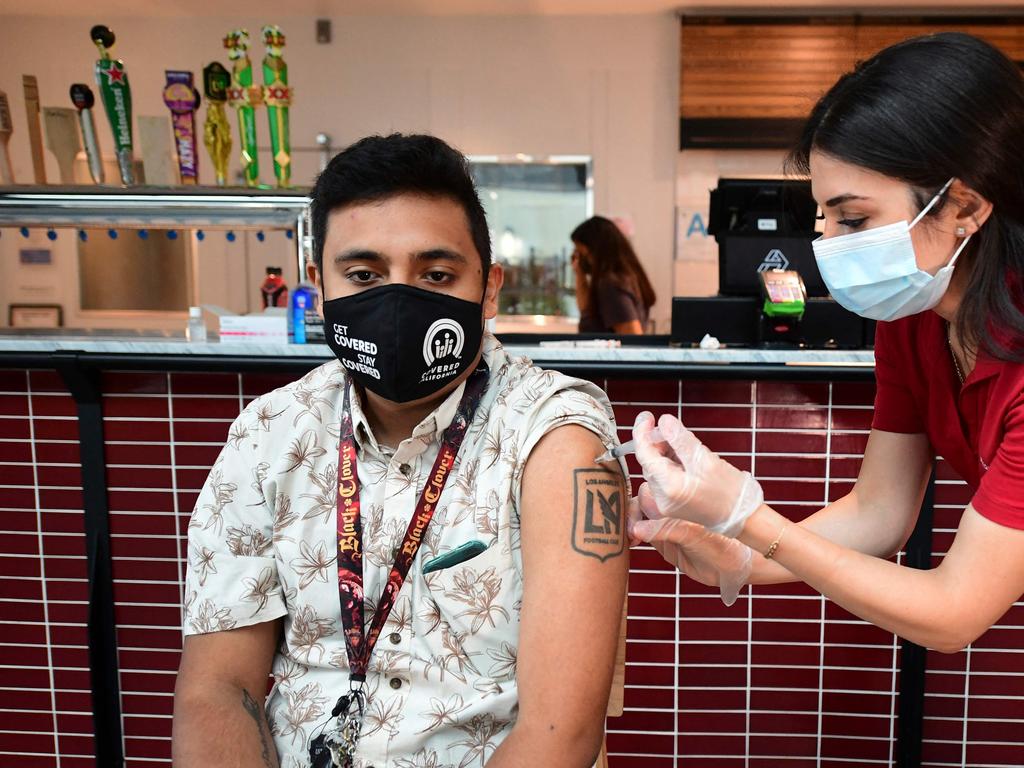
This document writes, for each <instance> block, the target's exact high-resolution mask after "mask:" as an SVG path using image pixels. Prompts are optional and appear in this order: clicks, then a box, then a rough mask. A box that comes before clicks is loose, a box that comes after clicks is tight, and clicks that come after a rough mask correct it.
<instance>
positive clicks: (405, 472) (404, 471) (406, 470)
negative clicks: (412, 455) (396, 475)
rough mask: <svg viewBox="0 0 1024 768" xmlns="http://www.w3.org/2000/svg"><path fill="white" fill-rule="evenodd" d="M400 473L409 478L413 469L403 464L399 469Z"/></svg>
mask: <svg viewBox="0 0 1024 768" xmlns="http://www.w3.org/2000/svg"><path fill="white" fill-rule="evenodd" d="M398 471H399V472H401V473H402V474H403V475H405V476H406V477H408V476H409V473H410V472H412V467H410V466H409V465H408V464H403V465H402V466H400V467H399V468H398Z"/></svg>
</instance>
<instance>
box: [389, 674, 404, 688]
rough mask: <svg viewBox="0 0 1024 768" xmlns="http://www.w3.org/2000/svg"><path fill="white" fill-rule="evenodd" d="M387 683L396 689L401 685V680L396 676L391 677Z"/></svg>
mask: <svg viewBox="0 0 1024 768" xmlns="http://www.w3.org/2000/svg"><path fill="white" fill-rule="evenodd" d="M389 685H390V686H391V687H392V688H394V689H395V690H396V691H397V690H398V689H399V688H401V687H402V681H401V680H400V679H398V678H397V677H392V678H391V682H390V683H389Z"/></svg>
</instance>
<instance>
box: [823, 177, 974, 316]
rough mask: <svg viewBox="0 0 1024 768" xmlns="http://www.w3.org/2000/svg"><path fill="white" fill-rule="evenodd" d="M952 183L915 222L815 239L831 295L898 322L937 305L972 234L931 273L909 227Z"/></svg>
mask: <svg viewBox="0 0 1024 768" xmlns="http://www.w3.org/2000/svg"><path fill="white" fill-rule="evenodd" d="M952 183H953V179H950V180H949V181H947V182H946V183H945V185H944V186H943V187H942V189H940V190H939V192H938V193H937V194H936V195H935V197H933V198H932V199H931V201H930V202H929V203H928V205H926V206H925V207H924V208H923V209H922V210H921V212H920V213H919V214H917V216H916V217H915V218H914V220H913V221H911V222H910V223H907V222H906V221H897V222H896V223H895V224H887V225H886V226H884V227H875V228H874V229H869V230H866V231H864V232H854V233H853V234H851V235H840V236H839V237H830V238H828V239H827V240H821V239H819V240H815V241H814V242H813V243H811V246H812V247H813V249H814V258H815V260H816V261H817V262H818V271H819V272H821V278H822V280H824V281H825V285H827V286H828V290H829V293H831V294H832V298H834V299H835V300H836V301H838V302H839V303H840V304H842V305H843V306H844V307H845V308H846V309H848V310H850V311H851V312H855V313H856V314H858V315H861V316H862V317H867V318H870V319H872V320H898V319H899V318H901V317H908V316H910V315H915V314H917V313H918V312H924V311H925V310H926V309H932V308H933V307H934V306H935V305H937V304H938V303H939V301H940V300H941V299H942V296H943V294H945V293H946V290H947V289H948V288H949V281H950V278H952V276H953V268H954V267H955V266H956V260H957V259H958V258H959V257H960V254H961V253H962V252H963V250H964V248H966V247H967V243H968V241H969V240H970V239H971V237H970V235H968V236H967V237H965V238H964V240H963V242H962V243H960V245H959V246H958V247H957V249H956V251H955V252H954V253H953V257H952V258H951V259H950V260H949V263H947V264H946V265H945V266H944V267H942V269H940V270H939V271H938V272H936V273H935V274H934V275H932V274H931V273H929V272H925V271H924V270H923V269H921V268H920V267H918V266H917V258H916V257H915V255H914V241H913V240H912V239H911V237H910V230H911V229H912V228H913V227H914V226H915V225H916V224H917V223H918V222H919V221H921V219H922V218H924V216H925V214H926V213H928V211H930V210H931V209H932V208H933V207H934V206H935V204H936V203H937V202H938V201H939V200H940V199H941V198H942V196H943V195H944V194H946V191H947V190H948V189H949V187H950V185H951V184H952Z"/></svg>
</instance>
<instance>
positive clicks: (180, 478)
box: [0, 371, 1024, 768]
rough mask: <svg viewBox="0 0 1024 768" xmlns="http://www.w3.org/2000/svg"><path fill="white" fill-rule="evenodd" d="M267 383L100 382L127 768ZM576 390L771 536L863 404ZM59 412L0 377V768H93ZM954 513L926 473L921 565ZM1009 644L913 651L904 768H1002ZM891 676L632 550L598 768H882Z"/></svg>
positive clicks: (891, 671)
mask: <svg viewBox="0 0 1024 768" xmlns="http://www.w3.org/2000/svg"><path fill="white" fill-rule="evenodd" d="M288 380H289V377H287V376H274V375H269V376H268V375H250V374H241V375H239V374H177V373H175V374H166V373H108V374H105V375H104V378H103V391H104V415H105V419H104V427H105V433H106V437H107V445H106V461H107V466H108V474H107V481H108V484H109V493H110V508H111V535H112V539H113V540H112V548H113V553H114V580H115V583H114V589H115V595H116V601H117V605H116V620H117V632H118V642H119V662H120V668H121V688H122V694H121V702H122V709H123V721H124V749H125V755H126V760H127V765H128V766H131V767H132V768H142V767H143V766H146V767H147V768H148V767H150V766H158V765H165V766H166V765H169V764H170V761H169V756H170V717H171V711H172V698H171V697H172V691H173V686H174V675H175V670H176V669H177V664H178V656H179V650H180V630H179V626H178V625H179V621H180V609H179V604H180V601H181V582H182V577H183V573H184V566H185V561H184V537H185V531H186V526H187V523H188V516H189V515H190V513H191V510H192V504H193V503H194V501H195V498H196V496H197V494H198V491H199V488H200V486H201V485H202V483H203V481H204V480H205V477H206V473H207V472H208V470H209V467H210V466H211V464H212V463H213V461H214V459H215V458H216V456H217V453H218V452H219V450H220V448H221V445H222V444H223V441H224V439H225V437H226V434H227V430H228V426H229V424H230V422H231V420H232V419H233V418H234V416H235V415H236V414H237V413H238V411H239V410H240V409H241V407H243V405H244V404H245V403H247V402H248V401H249V400H251V399H252V398H253V397H255V396H257V395H259V394H261V393H262V392H265V391H267V390H269V389H272V388H273V387H275V386H279V385H281V384H283V383H285V382H286V381H288ZM598 383H600V384H603V385H604V386H605V389H606V390H607V392H608V394H609V396H610V397H611V399H612V401H613V403H614V404H615V410H616V414H617V417H618V420H619V423H620V425H622V430H621V435H622V438H623V439H627V433H628V425H629V424H631V423H632V420H633V418H634V417H635V415H636V413H637V412H639V411H640V410H644V409H650V410H653V411H655V412H661V411H667V412H671V413H675V414H677V415H681V416H682V417H683V418H684V420H685V421H686V422H687V423H688V424H689V425H690V426H692V427H693V428H694V429H695V430H696V432H697V434H698V435H699V436H700V437H701V439H702V440H704V441H705V442H706V443H707V444H708V445H709V446H710V447H711V448H712V449H714V450H716V451H718V452H720V453H722V454H723V455H725V456H727V457H728V458H729V459H730V460H731V461H733V462H734V463H736V464H737V466H741V467H743V468H745V469H750V470H751V471H753V472H754V473H755V475H756V476H757V477H758V479H759V480H760V481H761V483H762V485H763V487H764V489H765V494H766V497H767V499H768V501H769V502H770V503H771V504H773V506H775V507H776V508H777V509H779V510H780V511H782V512H784V513H785V514H787V515H788V516H790V517H791V518H793V519H795V520H796V519H801V518H802V517H804V516H806V515H808V514H810V513H812V512H813V511H815V510H816V509H818V508H819V507H820V506H821V505H822V504H824V503H825V502H826V501H828V500H832V499H835V498H838V497H839V496H841V495H843V494H844V493H846V492H847V491H848V490H849V489H850V488H851V487H852V483H853V480H854V478H855V477H856V473H857V470H858V467H859V464H860V459H861V454H862V452H863V448H864V443H865V441H866V438H867V430H868V427H869V425H870V416H871V410H870V409H871V402H872V396H873V386H872V385H871V384H870V383H863V384H861V383H838V382H837V383H804V382H750V381H679V380H669V381H665V380H659V381H644V380H636V381H627V380H608V381H599V382H598ZM74 413H75V411H74V404H73V402H72V401H71V398H70V397H69V396H68V395H67V393H66V391H65V390H64V389H63V387H62V385H61V384H60V382H59V380H58V379H57V378H56V376H55V375H54V374H52V373H49V372H43V371H32V372H28V371H0V513H2V515H3V520H4V525H3V531H4V536H3V543H2V544H0V573H2V575H3V579H2V581H0V620H2V622H3V626H4V628H5V631H4V633H3V635H2V636H0V652H2V655H0V667H2V668H3V679H2V680H0V718H2V719H0V765H8V764H10V765H18V766H26V767H27V768H35V766H41V767H42V766H46V767H47V768H50V767H55V766H58V765H59V766H61V767H62V768H80V767H81V768H85V766H90V767H91V766H93V763H94V761H93V760H92V759H91V757H90V755H91V754H92V738H91V728H92V723H91V716H90V712H91V708H90V700H89V679H88V671H87V659H86V650H85V627H84V624H83V622H84V618H85V598H86V589H85V557H84V542H83V535H82V529H81V512H80V506H81V499H80V491H79V488H78V486H79V480H78V462H79V454H78V443H77V424H76V421H75V416H74ZM636 469H637V468H636V466H635V464H633V465H632V470H633V472H634V473H635V472H636ZM633 479H634V484H636V483H637V477H636V476H635V475H634V478H633ZM968 498H969V494H967V493H966V487H965V486H964V485H963V484H962V483H961V482H960V481H959V480H958V479H957V478H956V477H955V476H954V475H953V474H952V472H951V471H950V470H949V469H948V467H946V466H945V465H943V464H941V463H940V466H939V485H938V488H937V492H936V500H937V508H936V535H935V557H936V559H938V558H941V556H942V555H943V554H944V552H945V549H946V548H947V547H948V545H949V541H950V540H951V538H952V534H953V532H954V531H955V528H956V524H957V518H958V515H959V512H960V510H961V509H962V507H963V505H964V504H965V503H966V501H967V500H968ZM1022 629H1024V610H1022V607H1021V606H1019V605H1018V606H1017V607H1015V608H1014V609H1012V610H1011V611H1010V612H1009V613H1008V614H1007V616H1006V617H1004V619H1003V620H1002V621H1001V622H1000V624H999V625H998V626H997V627H996V628H994V629H993V630H992V631H990V632H989V633H988V634H986V635H985V636H984V637H982V638H981V639H980V640H979V641H978V642H977V643H975V644H974V645H973V646H972V647H971V648H970V649H968V650H967V651H965V652H963V653H959V654H953V655H941V654H936V653H931V654H929V658H928V676H927V698H926V706H925V711H926V720H925V744H924V754H925V762H924V763H923V764H924V765H926V766H929V767H930V766H936V767H938V766H954V765H957V766H959V765H974V766H981V765H988V766H1011V765H1022V764H1024V729H1022V725H1024V642H1022V641H1021V638H1022V637H1024V634H1022V633H1021V630H1022ZM898 665H899V650H898V642H897V640H896V639H895V638H894V637H893V635H891V634H889V633H886V632H883V631H881V630H878V629H875V628H873V627H871V626H869V625H867V624H865V623H864V622H861V621H859V620H857V619H856V618H854V617H852V616H850V615H849V614H847V613H846V612H844V611H843V610H841V609H839V608H838V607H837V606H835V605H834V604H832V603H830V602H829V601H827V600H825V599H823V598H822V597H821V596H819V595H815V594H814V593H813V592H812V591H811V590H809V589H807V588H805V587H802V586H799V585H783V586H775V587H757V588H754V589H751V590H749V591H747V592H745V593H744V594H743V595H741V597H740V599H739V600H738V601H737V602H736V604H735V605H733V606H732V607H731V608H726V607H725V606H723V605H722V604H721V602H720V600H719V599H718V597H717V595H716V594H715V593H714V591H713V590H710V589H707V588H705V587H703V586H701V585H699V584H696V583H694V582H692V581H690V580H689V579H686V578H685V577H683V576H681V575H679V574H678V573H677V572H675V571H674V570H673V569H671V568H669V567H668V566H667V565H666V564H665V563H664V561H662V560H661V558H660V556H658V555H657V553H655V552H654V551H653V550H652V549H650V548H644V549H639V550H636V551H634V553H633V560H632V567H631V574H630V605H629V635H628V643H627V670H626V691H625V700H626V712H625V714H624V715H623V716H622V717H620V718H616V719H612V720H610V721H609V732H608V746H609V751H610V753H611V756H610V762H611V765H612V766H614V768H732V767H734V766H735V767H736V768H758V767H759V766H772V768H777V767H778V766H782V765H784V766H787V767H789V766H794V767H795V768H801V767H803V766H807V767H808V768H811V767H812V766H814V767H815V768H821V767H822V766H826V767H831V766H836V767H838V766H850V765H860V766H871V765H889V764H890V762H891V761H892V758H893V750H894V739H895V732H896V726H895V712H896V699H897V697H896V693H895V691H896V689H897V685H898V679H897V675H896V670H897V669H898ZM58 754H59V755H60V757H59V762H58V757H57V755H58ZM15 755H17V758H16V760H15V759H14V756H15Z"/></svg>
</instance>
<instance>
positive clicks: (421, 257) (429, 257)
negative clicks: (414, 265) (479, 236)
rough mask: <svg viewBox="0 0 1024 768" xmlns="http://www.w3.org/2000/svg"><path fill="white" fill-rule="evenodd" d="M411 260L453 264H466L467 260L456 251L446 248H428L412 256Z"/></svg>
mask: <svg viewBox="0 0 1024 768" xmlns="http://www.w3.org/2000/svg"><path fill="white" fill-rule="evenodd" d="M413 258H414V259H415V260H416V261H420V262H424V261H449V262H452V263H455V264H468V263H469V259H467V258H466V257H465V256H463V255H462V254H461V253H459V252H458V251H453V250H450V249H448V248H430V249H428V250H426V251H418V252H417V253H415V254H413Z"/></svg>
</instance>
